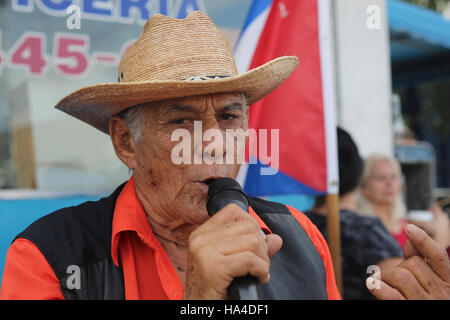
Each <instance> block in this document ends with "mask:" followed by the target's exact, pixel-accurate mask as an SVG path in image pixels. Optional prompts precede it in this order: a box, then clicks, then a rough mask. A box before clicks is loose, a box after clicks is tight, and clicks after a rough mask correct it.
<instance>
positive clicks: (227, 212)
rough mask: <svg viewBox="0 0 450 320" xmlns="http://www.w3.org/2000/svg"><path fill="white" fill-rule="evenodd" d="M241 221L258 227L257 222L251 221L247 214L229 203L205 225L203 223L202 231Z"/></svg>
mask: <svg viewBox="0 0 450 320" xmlns="http://www.w3.org/2000/svg"><path fill="white" fill-rule="evenodd" d="M242 220H244V221H245V220H248V221H251V222H252V223H254V224H255V225H258V222H257V221H256V220H255V219H253V218H252V217H251V216H250V215H249V214H248V212H246V211H244V210H242V208H240V207H239V206H238V205H236V204H234V203H230V204H228V205H227V206H225V207H224V208H222V209H221V210H219V211H218V212H217V213H216V214H214V215H213V216H212V217H211V219H209V220H208V221H207V222H206V223H204V225H203V226H204V227H203V229H204V230H205V231H206V230H211V229H215V228H217V227H219V226H223V225H225V224H228V223H230V222H237V221H242Z"/></svg>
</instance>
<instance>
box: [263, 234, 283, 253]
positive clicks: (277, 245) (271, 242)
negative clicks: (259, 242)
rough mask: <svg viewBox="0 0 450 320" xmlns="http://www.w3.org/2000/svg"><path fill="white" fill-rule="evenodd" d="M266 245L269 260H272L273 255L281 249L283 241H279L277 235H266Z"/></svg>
mask: <svg viewBox="0 0 450 320" xmlns="http://www.w3.org/2000/svg"><path fill="white" fill-rule="evenodd" d="M266 243H267V247H268V248H269V250H268V251H269V258H272V257H273V256H274V255H275V253H277V252H278V251H279V250H280V249H281V246H282V245H283V239H281V237H280V236H279V235H277V234H268V235H266Z"/></svg>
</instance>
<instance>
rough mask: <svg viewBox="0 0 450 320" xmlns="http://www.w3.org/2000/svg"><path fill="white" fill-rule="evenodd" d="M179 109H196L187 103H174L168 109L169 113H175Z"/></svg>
mask: <svg viewBox="0 0 450 320" xmlns="http://www.w3.org/2000/svg"><path fill="white" fill-rule="evenodd" d="M178 111H194V109H193V108H192V107H190V106H186V105H181V104H172V105H170V106H169V110H168V111H167V113H174V112H178Z"/></svg>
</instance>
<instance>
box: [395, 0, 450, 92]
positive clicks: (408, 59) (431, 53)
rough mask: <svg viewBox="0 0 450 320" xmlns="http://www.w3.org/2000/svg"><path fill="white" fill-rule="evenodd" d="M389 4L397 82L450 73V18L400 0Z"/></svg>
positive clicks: (438, 76)
mask: <svg viewBox="0 0 450 320" xmlns="http://www.w3.org/2000/svg"><path fill="white" fill-rule="evenodd" d="M387 8H388V19H389V34H390V51H391V64H392V71H393V72H392V75H393V81H394V84H406V83H411V82H415V81H421V80H423V79H429V78H436V79H437V78H441V77H443V76H444V77H447V76H450V20H447V19H445V18H444V17H443V16H442V15H441V14H439V13H437V12H435V11H432V10H429V9H425V8H421V7H419V6H416V5H414V4H411V3H408V2H405V1H400V0H388V1H387Z"/></svg>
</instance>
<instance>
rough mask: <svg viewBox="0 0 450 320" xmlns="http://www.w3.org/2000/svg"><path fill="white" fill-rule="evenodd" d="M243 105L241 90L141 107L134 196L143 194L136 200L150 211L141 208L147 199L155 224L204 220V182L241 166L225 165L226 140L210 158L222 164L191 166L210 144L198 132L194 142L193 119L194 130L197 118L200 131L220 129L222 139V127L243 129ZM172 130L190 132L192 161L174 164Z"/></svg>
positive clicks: (179, 224) (186, 224)
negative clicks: (141, 123) (153, 214)
mask: <svg viewBox="0 0 450 320" xmlns="http://www.w3.org/2000/svg"><path fill="white" fill-rule="evenodd" d="M244 103H245V102H244V101H242V96H241V94H239V93H226V94H214V95H202V96H195V97H187V98H180V99H173V100H165V101H159V102H156V103H151V104H149V105H148V106H147V107H145V108H144V117H145V120H144V123H143V130H142V138H143V139H142V142H141V144H140V145H139V146H138V147H137V152H136V155H135V164H136V165H135V168H134V178H135V184H136V190H137V194H138V196H140V197H141V198H142V197H144V198H145V199H140V200H141V202H143V204H144V207H145V209H146V210H147V211H148V210H149V208H148V207H146V206H145V204H146V203H147V202H148V203H149V204H150V207H151V208H152V209H153V210H157V211H158V214H159V216H158V217H159V219H160V220H159V221H158V223H161V224H162V225H165V226H167V227H168V228H170V229H176V228H179V227H183V228H186V227H187V229H191V230H192V229H194V228H195V227H196V226H198V225H200V224H202V223H203V222H204V221H206V219H207V218H208V215H207V211H206V197H207V192H208V185H207V184H206V183H205V182H206V180H207V179H214V178H218V177H232V178H235V177H236V176H237V173H238V171H239V167H240V164H239V163H237V161H232V162H233V163H232V164H227V162H226V159H225V157H226V149H225V142H223V145H224V148H223V152H222V154H214V155H212V156H214V157H215V159H218V158H220V157H223V164H217V163H214V164H206V163H205V161H201V164H194V153H196V154H197V156H198V155H199V154H200V155H201V154H202V152H203V150H205V147H207V146H208V145H209V144H211V142H212V141H203V142H201V141H202V137H200V138H199V137H198V134H197V138H199V139H200V140H199V139H196V141H194V122H195V121H196V122H197V128H198V125H199V123H200V121H201V126H202V131H203V132H200V133H201V134H202V135H203V133H204V132H205V131H206V130H208V129H218V130H220V131H221V132H223V137H225V130H226V129H243V130H247V125H248V121H247V108H246V106H245V104H244ZM177 129H185V130H187V131H185V132H189V133H190V138H191V139H190V140H191V141H190V145H191V147H190V152H191V157H190V159H191V160H192V161H191V164H185V163H182V164H175V163H174V161H173V160H172V157H171V156H172V149H173V148H174V147H175V146H176V145H178V144H179V143H180V141H178V140H175V141H172V140H173V139H171V137H172V133H173V132H174V131H175V130H177ZM197 133H198V132H197ZM223 139H225V138H223ZM199 141H200V143H198V142H199ZM196 142H197V143H196ZM228 163H229V162H228ZM142 200H144V201H142ZM150 210H151V209H150ZM147 214H149V215H150V214H151V212H147ZM161 215H162V216H161Z"/></svg>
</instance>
